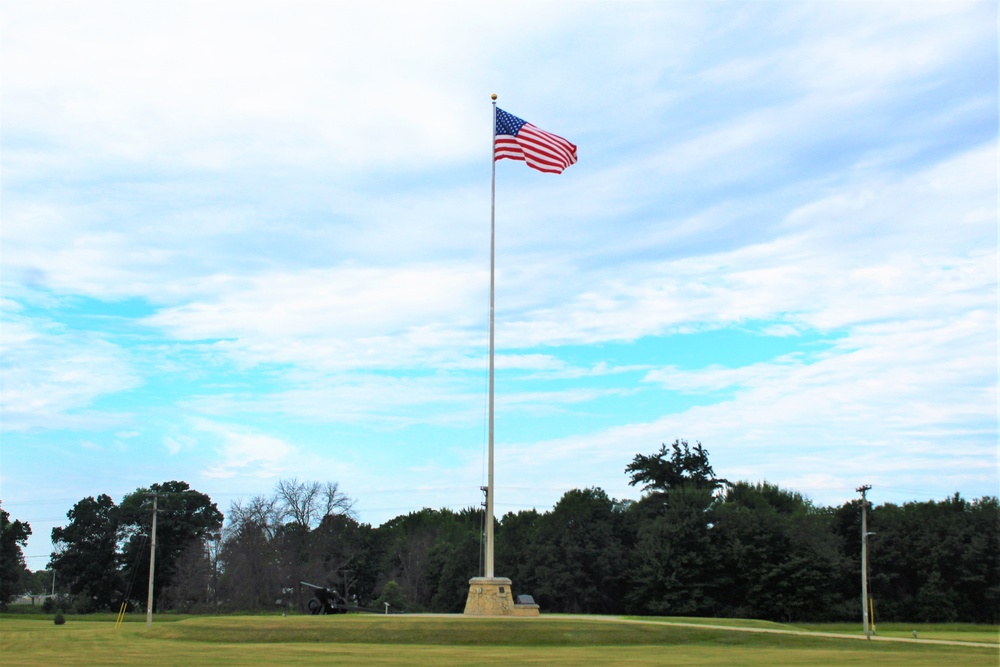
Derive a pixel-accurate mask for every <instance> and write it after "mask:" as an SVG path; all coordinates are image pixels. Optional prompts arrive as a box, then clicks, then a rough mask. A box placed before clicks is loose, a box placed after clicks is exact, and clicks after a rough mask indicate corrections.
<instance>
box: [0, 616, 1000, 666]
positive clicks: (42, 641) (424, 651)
mask: <svg viewBox="0 0 1000 667" xmlns="http://www.w3.org/2000/svg"><path fill="white" fill-rule="evenodd" d="M168 618H169V617H162V618H161V617H157V618H156V619H155V620H154V625H153V627H152V628H146V626H145V624H144V623H141V622H130V623H125V624H124V625H123V626H122V627H121V628H119V629H117V630H116V629H115V627H114V622H113V621H112V620H106V621H103V622H101V621H82V620H78V619H77V618H74V617H72V616H70V617H67V622H66V624H65V625H62V626H56V625H54V624H53V623H52V620H51V619H50V618H47V617H43V618H41V619H37V620H26V619H24V618H21V617H17V618H15V617H5V618H0V664H2V665H4V667H8V666H9V667H14V666H20V665H31V666H32V667H34V666H37V665H74V666H75V665H82V666H86V665H179V666H183V667H193V666H195V665H261V664H273V665H326V664H350V665H417V666H420V665H428V666H430V665H433V666H435V667H437V666H449V665H511V664H515V665H691V666H701V665H734V664H739V665H803V664H808V665H859V666H860V665H870V664H872V663H873V662H877V664H879V665H880V666H882V665H899V666H903V665H907V666H910V665H913V666H917V667H919V666H921V665H928V666H930V665H945V664H954V665H963V666H977V665H989V666H990V667H996V665H997V664H998V657H1000V650H998V649H993V648H979V647H969V646H940V645H931V644H922V643H920V642H912V643H896V642H892V643H890V642H866V641H858V640H854V639H833V638H822V637H815V636H808V635H806V636H798V635H782V634H767V633H760V632H754V633H750V632H739V631H734V630H726V629H720V628H691V627H685V626H678V625H672V624H670V623H669V619H658V621H659V622H653V623H649V622H634V621H625V622H623V621H621V620H617V619H603V618H595V619H588V618H584V617H561V616H555V615H554V616H542V617H541V618H535V619H517V618H465V617H462V616H361V615H358V616H354V615H351V616H289V617H287V618H284V617H280V616H263V617H254V616H242V617H241V616H210V617H202V616H200V617H188V618H183V619H180V620H171V622H166V620H167V619H168ZM137 620H139V619H137ZM676 620H678V621H683V622H695V621H697V620H701V619H676ZM718 622H720V623H721V622H723V621H718ZM738 623H739V621H731V622H729V624H732V625H735V624H738ZM775 625H776V624H767V626H775ZM777 627H781V626H777ZM786 627H787V626H786Z"/></svg>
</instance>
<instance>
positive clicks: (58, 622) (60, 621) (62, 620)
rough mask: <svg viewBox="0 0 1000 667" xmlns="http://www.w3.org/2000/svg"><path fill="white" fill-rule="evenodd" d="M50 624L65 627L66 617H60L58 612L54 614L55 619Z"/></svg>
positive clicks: (60, 613) (60, 614)
mask: <svg viewBox="0 0 1000 667" xmlns="http://www.w3.org/2000/svg"><path fill="white" fill-rule="evenodd" d="M52 622H53V623H55V624H56V625H65V624H66V617H65V616H63V615H62V612H59V613H58V614H56V617H55V618H54V619H53V620H52Z"/></svg>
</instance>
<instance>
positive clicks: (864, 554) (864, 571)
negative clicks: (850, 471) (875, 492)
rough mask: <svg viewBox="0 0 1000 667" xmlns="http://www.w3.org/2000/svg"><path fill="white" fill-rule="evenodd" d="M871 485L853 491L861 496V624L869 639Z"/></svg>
mask: <svg viewBox="0 0 1000 667" xmlns="http://www.w3.org/2000/svg"><path fill="white" fill-rule="evenodd" d="M871 488H872V487H871V485H869V484H865V485H864V486H859V487H858V488H857V489H855V491H857V492H858V493H860V494H861V624H862V626H863V627H864V632H865V636H866V637H868V638H869V639H871V637H872V636H871V632H870V631H869V629H868V628H869V625H868V501H867V500H866V497H865V494H866V493H867V492H868V491H869V490H870V489H871Z"/></svg>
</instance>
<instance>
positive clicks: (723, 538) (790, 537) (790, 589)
mask: <svg viewBox="0 0 1000 667" xmlns="http://www.w3.org/2000/svg"><path fill="white" fill-rule="evenodd" d="M713 518H714V524H713V527H712V531H711V541H712V545H713V549H714V551H715V553H717V554H718V555H719V558H720V563H719V565H720V567H719V570H718V572H719V579H717V581H716V583H715V592H714V595H715V597H716V600H717V601H718V603H719V605H720V607H719V613H721V614H722V615H724V616H737V617H750V618H762V619H769V620H778V621H785V622H790V621H793V620H799V621H802V620H814V621H824V620H834V616H833V614H832V612H833V610H835V609H836V607H837V605H836V603H837V602H838V601H839V598H838V594H839V591H838V587H837V574H838V573H839V571H840V570H839V566H840V562H839V559H840V549H839V541H838V540H837V538H836V537H835V535H834V534H833V532H832V531H831V530H830V525H829V514H828V513H826V512H823V511H821V510H818V509H816V508H815V507H814V506H813V504H812V503H811V502H810V501H809V500H807V499H806V498H805V497H803V496H802V495H801V494H800V493H798V492H795V491H787V490H785V489H781V488H780V487H778V486H777V485H774V484H768V483H767V482H761V483H758V484H752V483H750V482H737V483H736V484H732V485H730V486H729V487H728V488H727V489H726V493H725V495H724V497H723V499H722V502H721V503H718V504H717V505H716V507H715V508H714V512H713Z"/></svg>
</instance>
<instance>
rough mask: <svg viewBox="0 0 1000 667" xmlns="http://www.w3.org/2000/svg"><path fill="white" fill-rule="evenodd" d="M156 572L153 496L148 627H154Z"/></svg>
mask: <svg viewBox="0 0 1000 667" xmlns="http://www.w3.org/2000/svg"><path fill="white" fill-rule="evenodd" d="M155 572H156V494H153V527H152V530H150V535H149V594H148V595H147V596H146V627H147V628H151V627H153V575H154V573H155Z"/></svg>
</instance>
